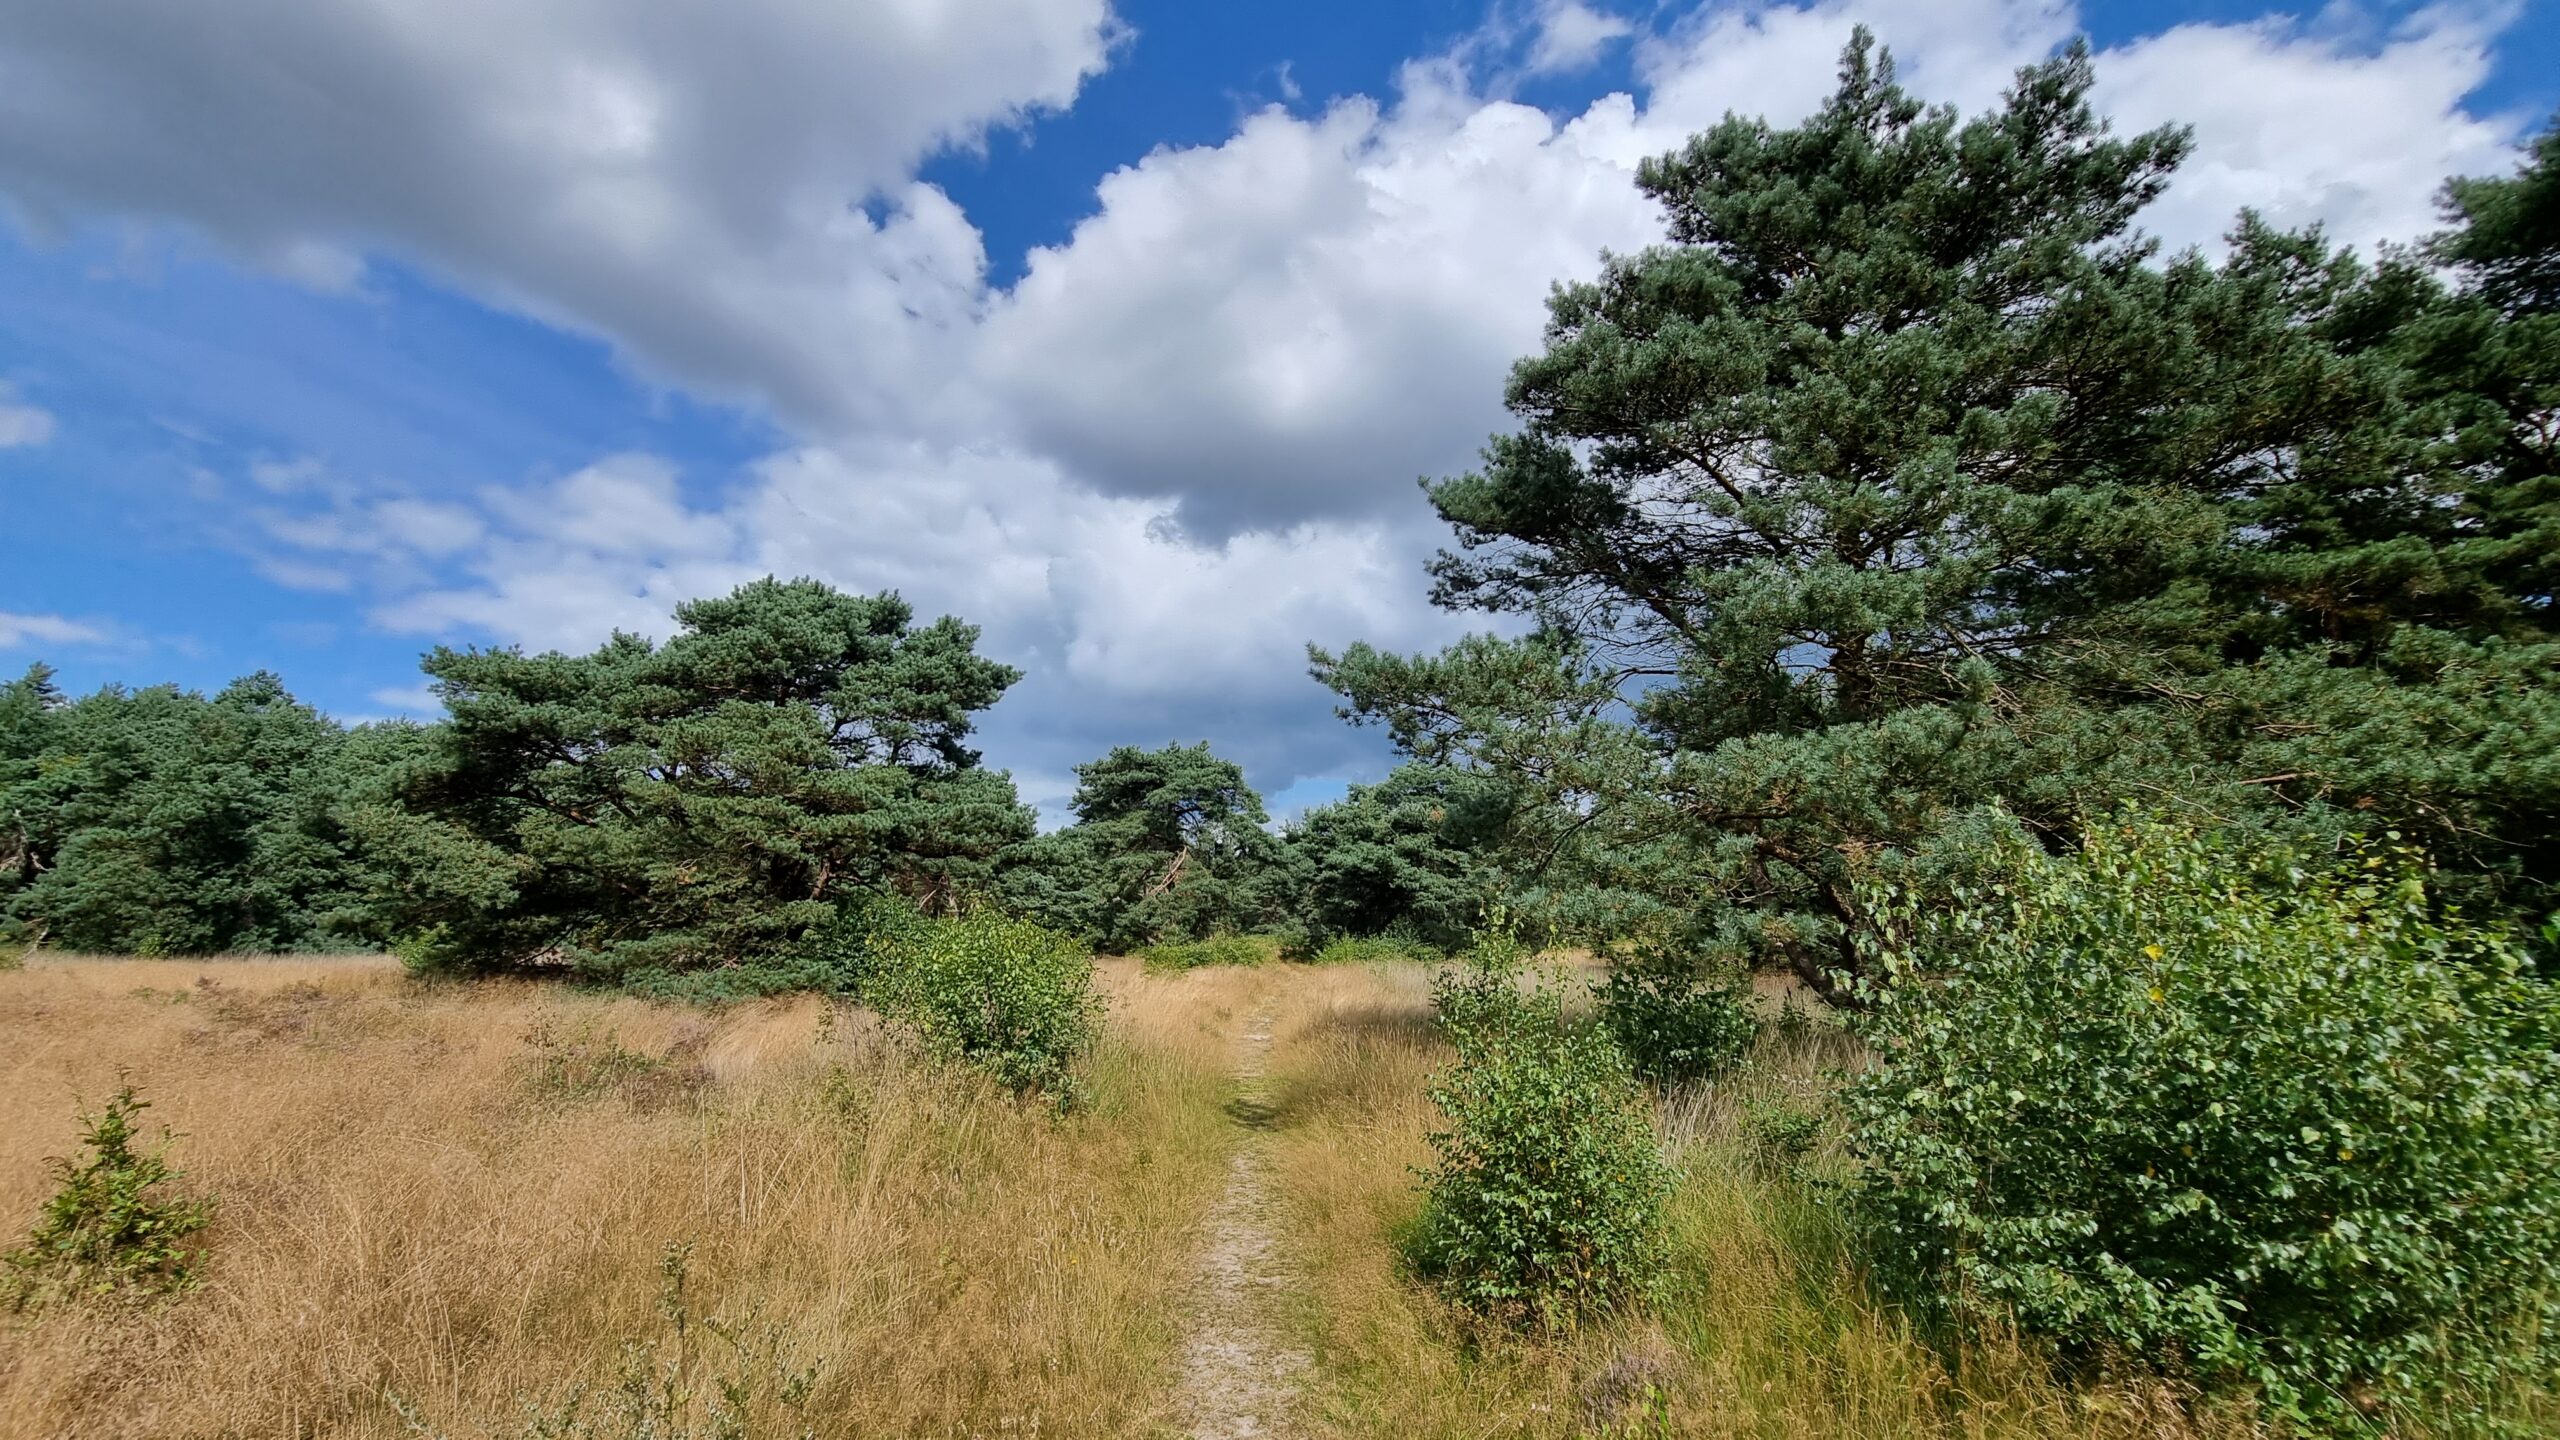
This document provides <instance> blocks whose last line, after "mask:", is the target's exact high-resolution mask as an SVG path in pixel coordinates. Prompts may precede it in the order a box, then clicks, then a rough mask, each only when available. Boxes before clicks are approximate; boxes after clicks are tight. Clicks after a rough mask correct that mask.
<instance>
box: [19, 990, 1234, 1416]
mask: <svg viewBox="0 0 2560 1440" xmlns="http://www.w3.org/2000/svg"><path fill="white" fill-rule="evenodd" d="M1107 983H1108V988H1109V989H1110V990H1111V991H1112V993H1113V999H1114V1005H1113V1023H1112V1025H1111V1027H1110V1031H1109V1039H1108V1040H1107V1041H1106V1044H1105V1047H1104V1049H1103V1051H1102V1053H1101V1054H1100V1055H1099V1056H1098V1057H1097V1059H1096V1061H1095V1064H1094V1075H1093V1080H1094V1095H1095V1099H1096V1104H1095V1105H1094V1107H1093V1109H1092V1110H1091V1111H1090V1112H1089V1113H1086V1114H1081V1115H1078V1116H1075V1117H1072V1118H1070V1119H1067V1120H1065V1121H1063V1122H1060V1121H1053V1120H1052V1119H1051V1118H1050V1117H1049V1116H1048V1115H1047V1114H1046V1113H1045V1112H1043V1111H1042V1110H1040V1109H1039V1108H1037V1107H1026V1106H1023V1105H1020V1104H1017V1103H1015V1102H1013V1101H1011V1100H1010V1099H1008V1098H1006V1097H1004V1096H1002V1095H1000V1094H997V1093H995V1092H993V1091H992V1090H991V1089H989V1088H988V1087H987V1086H985V1085H984V1084H982V1083H980V1082H977V1081H976V1080H974V1079H972V1078H971V1077H969V1076H965V1075H954V1074H950V1073H945V1072H940V1071H937V1070H934V1069H933V1068H931V1067H928V1066H926V1065H924V1064H922V1063H920V1062H918V1061H916V1060H914V1059H912V1058H911V1057H909V1056H907V1055H906V1054H904V1053H903V1052H902V1051H901V1050H900V1048H899V1047H897V1046H895V1045H893V1044H890V1043H888V1042H887V1041H885V1040H884V1039H883V1038H882V1037H881V1036H879V1035H878V1034H877V1033H876V1032H874V1031H873V1030H872V1029H871V1028H869V1027H868V1026H867V1025H865V1024H862V1023H860V1022H859V1021H858V1020H848V1021H843V1022H839V1023H833V1024H826V1025H823V1026H822V1008H821V1006H820V1005H819V1003H818V1002H816V1001H814V1000H808V999H802V1000H796V1001H789V1002H771V1003H764V1004H757V1005H749V1006H742V1007H737V1008H734V1009H731V1010H727V1011H722V1012H704V1011H698V1010H690V1009H685V1008H680V1007H667V1006H655V1005H650V1004H645V1003H641V1002H637V1001H631V1000H620V999H612V998H607V997H600V996H593V995H580V994H573V993H567V992H563V991H560V990H557V989H547V988H538V987H536V986H533V985H527V984H493V985H480V986H473V987H468V988H460V987H454V988H429V987H425V986H421V985H419V984H417V983H414V982H412V981H410V980H408V979H407V978H405V977H404V976H403V975H402V974H401V973H400V971H399V970H398V969H397V968H396V967H395V966H392V965H390V964H388V963H385V962H380V961H357V960H313V961H294V960H279V961H266V962H257V963H228V962H216V963H205V962H174V961H61V960H48V961H39V962H36V963H34V964H31V965H30V966H29V967H28V968H26V969H25V970H23V971H18V972H13V973H0V1034H5V1035H7V1036H8V1037H9V1038H10V1045H9V1049H8V1054H7V1057H6V1059H5V1060H0V1225H4V1226H6V1227H8V1229H10V1230H12V1231H17V1232H21V1233H22V1232H23V1229H24V1227H25V1226H26V1224H27V1223H29V1222H30V1221H31V1220H32V1218H33V1216H34V1213H35V1211H36V1208H37V1206H38V1205H39V1204H40V1203H41V1201H42V1199H43V1197H44V1195H45V1193H46V1191H47V1189H48V1188H49V1187H48V1182H47V1178H46V1174H45V1166H44V1161H45V1158H46V1157H47V1156H49V1155H55V1154H61V1153H64V1152H66V1151H67V1150H68V1149H70V1148H71V1146H72V1145H73V1144H74V1141H75V1138H76V1136H75V1130H74V1125H73V1101H74V1097H75V1096H83V1097H86V1098H87V1099H88V1100H89V1101H91V1102H92V1103H94V1102H95V1101H97V1100H98V1099H100V1098H102V1097H103V1096H104V1095H105V1094H107V1093H108V1092H109V1091H111V1090H112V1089H113V1088H114V1087H115V1085H116V1083H117V1077H118V1075H119V1073H120V1072H126V1071H129V1072H130V1075H131V1078H132V1079H133V1080H134V1081H135V1082H136V1083H138V1084H139V1085H141V1086H142V1087H143V1089H144V1091H145V1093H146V1095H147V1096H148V1097H149V1098H150V1099H152V1100H153V1101H154V1102H155V1109H154V1110H153V1111H152V1113H151V1116H150V1118H151V1119H154V1120H159V1121H165V1122H166V1123H168V1124H170V1125H171V1126H173V1127H174V1128H176V1129H177V1130H178V1131H179V1132H181V1135H182V1137H183V1138H182V1139H180V1141H179V1142H178V1145H177V1148H176V1150H175V1152H174V1157H173V1158H174V1159H175V1161H176V1163H178V1164H179V1165H180V1166H182V1167H183V1168H184V1169H185V1170H186V1171H187V1184H188V1186H189V1187H190V1188H192V1189H195V1190H198V1191H200V1192H202V1193H207V1194H210V1195H212V1196H214V1197H215V1198H216V1199H217V1201H218V1202H219V1206H220V1209H219V1212H218V1214H217V1217H216V1220H215V1224H214V1226H213V1228H212V1229H211V1230H210V1231H208V1232H207V1235H206V1240H207V1242H208V1245H209V1256H208V1263H207V1264H206V1266H205V1269H204V1279H203V1284H202V1285H201V1287H200V1288H199V1289H197V1290H196V1291H194V1292H192V1293H190V1294H188V1295H186V1296H184V1297H183V1298H181V1299H180V1300H178V1301H177V1302H175V1303H170V1304H163V1305H158V1306H147V1307H115V1306H102V1305H97V1304H85V1305H57V1306H53V1307H49V1308H47V1309H43V1310H40V1311H38V1312H35V1313H34V1314H32V1315H28V1316H22V1317H18V1318H16V1319H14V1320H11V1319H6V1318H4V1317H0V1434H5V1435H7V1436H125V1435H132V1436H143V1435H150V1436H233V1435H237V1436H305V1435H309V1436H322V1435H326V1436H390V1435H396V1434H400V1433H403V1426H402V1423H401V1422H400V1421H399V1419H398V1417H397V1416H396V1415H395V1414H394V1413H393V1411H392V1409H391V1408H390V1406H389V1405H388V1404H387V1402H386V1400H385V1394H386V1391H390V1392H396V1393H397V1394H398V1395H400V1396H401V1397H403V1398H404V1399H405V1400H406V1401H407V1402H408V1403H409V1404H410V1405H412V1406H413V1407H414V1408H415V1410H416V1411H417V1412H418V1413H419V1414H421V1415H423V1416H425V1417H428V1418H429V1419H430V1420H431V1421H432V1423H433V1424H434V1425H435V1426H436V1427H437V1428H438V1429H440V1430H443V1431H446V1432H449V1433H451V1434H453V1435H455V1436H457V1437H460V1436H470V1435H481V1434H492V1435H513V1434H515V1433H517V1432H518V1429H519V1428H520V1425H521V1416H522V1414H523V1407H524V1403H525V1402H526V1401H527V1400H534V1401H549V1400H551V1399H554V1398H556V1397H557V1396H558V1395H560V1394H561V1393H563V1392H564V1391H565V1390H566V1389H567V1388H568V1387H570V1386H571V1385H573V1384H575V1383H577V1382H579V1381H581V1380H596V1379H610V1377H611V1375H612V1374H613V1371H614V1369H615V1366H616V1362H617V1357H618V1354H619V1351H620V1349H621V1346H622V1344H623V1343H624V1341H625V1340H626V1339H628V1338H633V1337H638V1338H644V1339H645V1338H648V1337H651V1336H652V1335H653V1334H654V1333H656V1331H657V1330H658V1328H659V1323H660V1322H659V1320H658V1318H657V1316H656V1314H655V1312H654V1302H655V1299H656V1296H657V1290H658V1283H659V1277H658V1259H659V1255H660V1252H661V1249H662V1247H663V1246H665V1245H666V1244H667V1243H669V1242H674V1241H690V1242H692V1244H693V1245H694V1247H695V1248H694V1252H693V1261H692V1281H693V1293H694V1295H695V1296H696V1298H697V1300H698V1301H699V1303H700V1304H701V1306H702V1307H703V1308H705V1309H707V1310H713V1311H719V1312H724V1313H727V1314H730V1315H733V1316H735V1315H740V1314H743V1313H744V1312H746V1311H747V1310H749V1309H750V1308H751V1307H752V1308H753V1309H754V1310H755V1311H756V1312H757V1313H758V1314H759V1315H760V1316H761V1317H762V1319H763V1320H765V1321H769V1322H773V1323H775V1324H777V1325H779V1326H780V1327H781V1329H782V1331H783V1339H784V1345H785V1348H786V1349H787V1351H788V1352H789V1353H790V1354H792V1355H793V1356H794V1357H796V1358H797V1359H799V1360H804V1361H816V1362H819V1363H820V1364H821V1365H822V1367H823V1368H822V1370H821V1373H820V1379H819V1381H818V1385H817V1390H816V1393H815V1396H814V1403H813V1404H812V1405H811V1406H810V1408H809V1412H808V1413H809V1414H810V1416H811V1417H812V1418H813V1419H814V1420H815V1423H816V1424H817V1425H818V1427H819V1431H820V1433H822V1434H828V1435H855V1434H862V1435H877V1434H915V1435H998V1434H1002V1435H1023V1436H1034V1435H1037V1436H1074V1435H1097V1436H1101V1435H1110V1436H1117V1435H1128V1434H1133V1433H1143V1432H1144V1431H1146V1430H1147V1429H1149V1428H1150V1427H1151V1426H1152V1425H1153V1424H1154V1423H1155V1422H1156V1421H1157V1419H1158V1418H1159V1407H1160V1406H1161V1404H1162V1397H1163V1395H1164V1392H1165V1382H1166V1369H1167V1365H1168V1363H1169V1358H1170V1355H1171V1352H1172V1342H1173V1339H1174V1332H1175V1327H1176V1326H1177V1324H1178V1322H1179V1317H1178V1315H1176V1314H1175V1313H1174V1311H1173V1308H1172V1307H1173V1305H1174V1303H1175V1298H1176V1290H1177V1287H1178V1285H1179V1283H1180V1280H1181V1277H1182V1272H1183V1269H1184V1266H1183V1263H1182V1261H1183V1259H1184V1258H1185V1257H1186V1256H1187V1254H1188V1249H1189V1245H1190V1240H1191V1235H1192V1227H1193V1226H1194V1224H1195V1223H1196V1219H1197V1216H1198V1214H1199V1212H1200V1211H1201V1209H1202V1207H1203V1206H1204V1205H1205V1203H1206V1199H1207V1197H1208V1196H1209V1195H1210V1194H1211V1193H1213V1192H1214V1190H1215V1187H1216V1185H1217V1183H1218V1182H1219V1180H1220V1179H1221V1178H1222V1176H1223V1173H1224V1167H1223V1164H1222V1157H1223V1155H1224V1153H1225V1150H1226V1147H1227V1145H1228V1144H1229V1141H1230V1132H1229V1130H1228V1128H1227V1126H1226V1123H1225V1121H1224V1118H1223V1116H1222V1115H1221V1114H1220V1111H1219V1105H1220V1103H1221V1102H1222V1100H1223V1099H1224V1096H1225V1094H1226V1088H1227V1071H1228V1068H1229V1066H1230V1064H1231V1054H1232V1051H1231V1044H1232V1036H1233V1034H1234V1031H1235V1029H1236V1025H1235V1021H1236V1019H1237V1017H1238V1016H1239V1014H1240V1012H1241V1010H1242V1008H1244V1005H1245V997H1246V995H1247V992H1248V991H1249V990H1250V988H1251V987H1252V986H1254V985H1256V984H1258V983H1260V982H1258V981H1255V980H1253V979H1252V978H1250V977H1248V976H1242V975H1236V974H1233V973H1232V972H1230V973H1223V974H1222V973H1215V972H1213V973H1208V974H1203V975H1197V976H1188V977H1181V978H1180V979H1179V980H1178V981H1167V980H1163V979H1158V978H1155V977H1149V976H1145V975H1142V974H1139V973H1137V971H1136V969H1135V967H1134V966H1128V965H1116V964H1115V965H1113V966H1111V967H1109V968H1108V970H1107ZM822 1029H823V1030H826V1031H831V1032H832V1033H831V1034H829V1035H827V1037H826V1038H824V1039H822V1038H821V1036H822ZM529 1036H542V1037H547V1038H545V1039H543V1040H541V1041H540V1042H539V1043H537V1042H534V1041H529V1039H528V1037H529ZM600 1057H601V1058H600ZM632 1057H639V1058H637V1059H634V1058H632ZM831 1077H833V1078H831Z"/></svg>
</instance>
